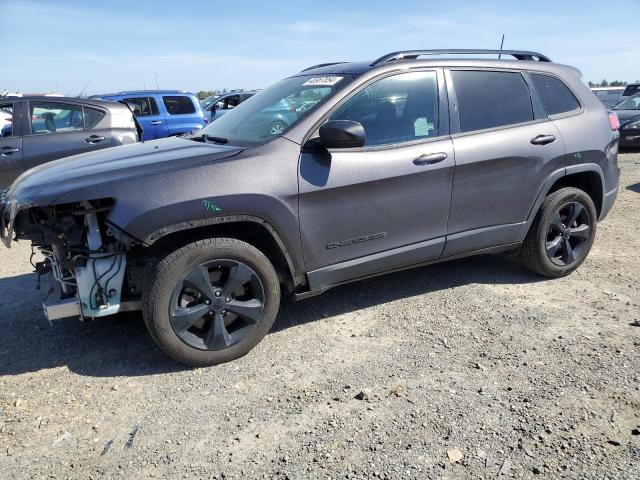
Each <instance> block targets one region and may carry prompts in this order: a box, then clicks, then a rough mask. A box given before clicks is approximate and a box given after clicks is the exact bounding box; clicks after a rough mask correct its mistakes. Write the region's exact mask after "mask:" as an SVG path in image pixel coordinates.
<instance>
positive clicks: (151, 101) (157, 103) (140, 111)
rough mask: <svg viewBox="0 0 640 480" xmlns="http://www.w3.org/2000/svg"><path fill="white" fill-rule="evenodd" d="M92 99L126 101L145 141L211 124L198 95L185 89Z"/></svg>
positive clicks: (107, 95) (105, 95)
mask: <svg viewBox="0 0 640 480" xmlns="http://www.w3.org/2000/svg"><path fill="white" fill-rule="evenodd" d="M91 98H95V99H99V100H111V101H115V102H119V101H125V102H126V103H127V104H128V105H129V107H130V108H131V110H132V111H133V114H134V115H135V116H136V119H137V120H138V123H139V124H140V126H141V127H142V129H143V134H142V140H154V139H156V138H164V137H171V136H174V135H180V134H182V133H189V132H192V131H194V130H199V129H201V128H203V127H204V126H205V125H206V124H207V123H208V119H207V118H206V116H205V114H204V112H203V111H202V107H201V106H200V102H199V101H198V99H197V98H196V96H195V95H194V94H193V93H187V92H185V91H184V90H135V91H127V92H119V93H108V94H104V95H93V96H92V97H91Z"/></svg>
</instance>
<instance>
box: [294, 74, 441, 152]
mask: <svg viewBox="0 0 640 480" xmlns="http://www.w3.org/2000/svg"><path fill="white" fill-rule="evenodd" d="M302 108H304V106H303V107H302ZM331 120H353V121H355V122H359V123H361V124H362V126H363V127H364V130H365V145H366V146H372V145H389V144H393V143H401V142H408V141H412V140H420V139H423V138H427V137H436V136H438V82H437V78H436V73H435V72H412V73H403V74H399V75H394V76H392V77H387V78H383V79H382V80H378V81H377V82H375V83H372V84H371V85H369V86H368V87H366V88H364V89H362V90H361V91H360V92H358V93H357V94H356V95H355V96H353V97H352V98H351V99H350V100H349V101H347V103H345V104H344V105H343V106H342V107H340V109H338V111H337V112H336V113H334V114H333V115H332V116H331Z"/></svg>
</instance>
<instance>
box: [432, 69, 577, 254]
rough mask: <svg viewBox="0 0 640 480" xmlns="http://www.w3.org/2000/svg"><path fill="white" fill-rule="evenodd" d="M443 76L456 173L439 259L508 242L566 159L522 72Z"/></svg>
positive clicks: (462, 72) (555, 131)
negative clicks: (543, 188)
mask: <svg viewBox="0 0 640 480" xmlns="http://www.w3.org/2000/svg"><path fill="white" fill-rule="evenodd" d="M447 79H448V86H449V99H450V103H451V124H452V138H453V147H454V150H455V156H456V170H455V174H454V179H453V188H452V195H451V210H450V214H449V222H448V226H447V243H446V246H445V250H444V253H443V255H444V256H449V255H455V254H457V253H462V252H466V251H471V250H478V249H481V248H485V247H492V246H498V245H504V244H509V243H512V242H514V241H515V239H516V235H517V233H518V231H519V229H520V227H521V226H522V224H523V222H525V220H526V219H527V217H528V216H529V213H530V211H531V208H532V206H533V204H534V202H535V199H536V197H537V196H538V193H539V192H540V189H541V187H542V185H543V183H544V181H545V179H546V178H547V177H548V176H549V174H550V173H551V172H553V171H554V170H557V169H559V168H562V167H563V166H564V154H565V148H564V144H563V141H562V138H561V137H560V133H559V131H558V129H557V128H556V126H555V125H554V123H553V122H552V121H551V120H549V119H548V118H547V116H546V114H545V112H544V110H543V109H542V107H541V105H540V101H539V99H538V96H537V93H536V91H535V89H534V88H533V86H532V85H531V84H530V80H529V78H528V77H527V76H525V75H523V74H522V72H520V71H507V70H499V71H494V70H468V69H467V70H463V69H460V70H457V69H455V70H454V69H452V70H450V71H448V72H447Z"/></svg>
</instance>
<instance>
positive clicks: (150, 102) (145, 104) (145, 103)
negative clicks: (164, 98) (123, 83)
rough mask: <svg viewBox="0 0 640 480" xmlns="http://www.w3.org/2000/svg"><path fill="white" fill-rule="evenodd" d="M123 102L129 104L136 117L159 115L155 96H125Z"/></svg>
mask: <svg viewBox="0 0 640 480" xmlns="http://www.w3.org/2000/svg"><path fill="white" fill-rule="evenodd" d="M123 102H126V103H127V104H128V105H129V108H131V111H132V112H133V114H134V115H135V116H136V117H145V116H151V115H158V105H157V104H156V100H155V98H153V97H138V98H125V99H124V100H123Z"/></svg>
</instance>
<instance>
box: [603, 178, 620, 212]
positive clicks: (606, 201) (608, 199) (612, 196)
mask: <svg viewBox="0 0 640 480" xmlns="http://www.w3.org/2000/svg"><path fill="white" fill-rule="evenodd" d="M617 197H618V185H616V188H614V189H613V190H611V191H609V192H607V193H605V194H604V198H603V199H602V211H601V212H600V220H604V219H605V217H606V216H607V215H608V214H609V211H611V207H613V204H614V203H615V201H616V198H617Z"/></svg>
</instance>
